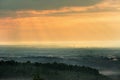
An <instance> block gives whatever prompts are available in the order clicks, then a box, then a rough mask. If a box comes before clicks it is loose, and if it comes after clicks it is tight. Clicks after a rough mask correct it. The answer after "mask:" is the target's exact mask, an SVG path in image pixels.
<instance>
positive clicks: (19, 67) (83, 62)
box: [0, 46, 120, 80]
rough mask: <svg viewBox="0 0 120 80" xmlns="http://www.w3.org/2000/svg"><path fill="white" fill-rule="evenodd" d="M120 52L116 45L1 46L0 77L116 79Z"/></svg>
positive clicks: (26, 79) (9, 79) (119, 75)
mask: <svg viewBox="0 0 120 80" xmlns="http://www.w3.org/2000/svg"><path fill="white" fill-rule="evenodd" d="M119 53H120V49H119V48H40V47H38V46H0V80H119V79H120V70H119V68H120V54H119ZM34 77H37V78H40V79H34Z"/></svg>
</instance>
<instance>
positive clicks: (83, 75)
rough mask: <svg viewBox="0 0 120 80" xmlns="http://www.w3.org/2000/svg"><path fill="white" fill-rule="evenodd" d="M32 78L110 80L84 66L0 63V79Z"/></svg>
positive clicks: (38, 79) (34, 79)
mask: <svg viewBox="0 0 120 80" xmlns="http://www.w3.org/2000/svg"><path fill="white" fill-rule="evenodd" d="M6 77H8V78H10V77H33V80H110V79H108V78H107V77H105V76H103V75H101V74H99V71H98V70H96V69H92V68H90V67H85V66H77V65H67V64H63V63H56V62H54V63H38V62H36V63H31V62H30V61H27V62H25V63H19V62H16V61H13V60H11V61H0V78H6Z"/></svg>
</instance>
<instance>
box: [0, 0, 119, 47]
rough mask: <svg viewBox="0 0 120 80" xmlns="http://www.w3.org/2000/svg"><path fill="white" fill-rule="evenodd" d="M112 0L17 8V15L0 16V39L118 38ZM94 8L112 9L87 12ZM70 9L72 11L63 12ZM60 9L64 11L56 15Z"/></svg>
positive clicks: (72, 39) (45, 40)
mask: <svg viewBox="0 0 120 80" xmlns="http://www.w3.org/2000/svg"><path fill="white" fill-rule="evenodd" d="M116 1H118V0H116ZM112 3H113V2H112V1H111V2H110V1H109V0H103V2H101V3H98V4H95V5H92V6H86V7H64V8H60V9H58V10H54V9H53V10H42V11H41V10H26V11H16V12H15V13H16V14H17V17H1V18H0V43H10V42H12V43H13V42H17V43H19V42H69V41H71V42H73V41H74V42H89V41H105V42H106V41H113V42H115V41H120V31H119V30H120V12H119V9H120V6H119V5H118V4H119V1H118V3H114V4H112ZM111 4H112V5H111ZM110 5H111V6H110ZM96 8H98V9H99V10H103V9H106V8H107V9H108V8H109V9H111V10H110V11H104V10H103V11H95V12H88V10H89V9H96ZM116 9H117V10H116ZM114 10H115V11H114ZM70 11H73V12H75V13H66V12H70ZM81 11H83V12H81ZM84 11H86V12H84ZM61 12H63V13H65V14H61V15H57V13H61ZM9 13H11V14H13V13H12V12H11V11H9ZM49 14H50V15H49ZM51 14H56V15H51ZM24 15H25V17H23V16H24ZM26 15H27V16H26ZM99 44H101V43H99ZM107 44H108V43H107ZM112 44H113V43H112ZM115 44H116V42H115ZM90 45H91V44H89V46H90Z"/></svg>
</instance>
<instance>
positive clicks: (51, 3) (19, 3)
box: [0, 0, 101, 10]
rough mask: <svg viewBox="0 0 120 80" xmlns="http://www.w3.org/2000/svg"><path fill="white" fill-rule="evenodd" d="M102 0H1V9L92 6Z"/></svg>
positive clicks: (47, 8)
mask: <svg viewBox="0 0 120 80" xmlns="http://www.w3.org/2000/svg"><path fill="white" fill-rule="evenodd" d="M99 2H101V0H0V9H1V10H49V9H59V8H62V7H73V6H90V5H94V4H97V3H99Z"/></svg>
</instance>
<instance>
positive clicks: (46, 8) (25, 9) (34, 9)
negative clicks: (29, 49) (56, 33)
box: [0, 0, 120, 17]
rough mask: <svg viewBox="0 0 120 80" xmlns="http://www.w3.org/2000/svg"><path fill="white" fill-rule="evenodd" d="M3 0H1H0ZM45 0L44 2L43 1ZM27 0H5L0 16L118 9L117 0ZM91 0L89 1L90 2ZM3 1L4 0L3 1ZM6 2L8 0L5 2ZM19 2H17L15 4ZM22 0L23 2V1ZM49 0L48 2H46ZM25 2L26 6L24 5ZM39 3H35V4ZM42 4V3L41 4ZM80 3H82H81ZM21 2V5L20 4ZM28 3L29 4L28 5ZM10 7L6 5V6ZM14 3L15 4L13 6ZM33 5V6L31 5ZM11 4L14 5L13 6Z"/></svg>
mask: <svg viewBox="0 0 120 80" xmlns="http://www.w3.org/2000/svg"><path fill="white" fill-rule="evenodd" d="M1 1H3V0H1ZM45 1H46V2H45ZM45 1H42V0H35V1H32V0H30V1H29V2H28V0H26V1H23V0H21V1H20V2H19V1H15V2H14V4H13V3H11V2H9V1H8V0H7V1H6V4H5V3H3V4H4V5H3V4H2V7H0V8H1V9H0V17H28V16H29V17H40V16H47V15H58V14H60V15H66V14H70V13H83V12H86V13H89V12H104V11H112V12H113V11H115V12H116V11H120V1H119V0H89V1H88V0H87V1H83V0H74V1H73V0H71V1H67V0H66V1H65V0H62V1H60V2H59V1H58V0H51V2H50V0H49V1H48V0H45ZM56 1H58V2H59V3H58V2H56ZM90 1H91V2H90ZM3 2H5V1H3ZM7 2H9V3H8V4H7ZM18 2H19V4H17V3H18ZM23 2H24V3H23ZM48 2H50V3H48ZM55 2H56V3H55ZM25 3H26V6H25ZM38 3H39V4H40V5H37V4H38ZM41 3H42V4H44V5H41ZM81 3H82V4H81ZM20 4H23V5H20ZM28 4H29V5H28ZM8 5H9V6H10V5H11V6H10V7H7V6H8ZM15 5H16V6H15ZM33 5H34V6H33ZM13 6H15V7H14V8H15V9H14V8H13Z"/></svg>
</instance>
